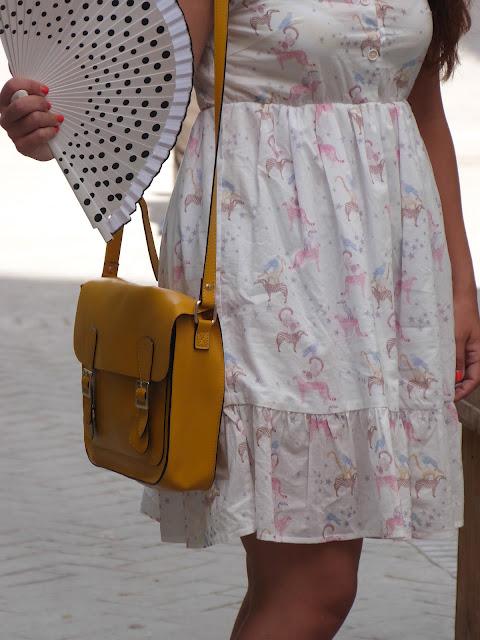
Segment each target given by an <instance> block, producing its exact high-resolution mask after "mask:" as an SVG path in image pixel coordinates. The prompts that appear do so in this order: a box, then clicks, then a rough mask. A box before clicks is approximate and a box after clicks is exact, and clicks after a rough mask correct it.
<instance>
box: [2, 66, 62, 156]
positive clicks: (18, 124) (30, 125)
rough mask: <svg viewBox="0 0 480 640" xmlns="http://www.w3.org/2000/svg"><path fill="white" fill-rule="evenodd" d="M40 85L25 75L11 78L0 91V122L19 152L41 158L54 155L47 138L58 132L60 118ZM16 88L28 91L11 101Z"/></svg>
mask: <svg viewBox="0 0 480 640" xmlns="http://www.w3.org/2000/svg"><path fill="white" fill-rule="evenodd" d="M41 86H42V85H41V83H40V82H36V81H35V80H30V79H28V78H21V77H15V78H10V80H9V81H8V82H7V83H6V84H5V85H4V86H3V88H2V91H1V92H0V126H1V127H3V128H4V129H5V131H6V132H7V134H8V136H9V138H10V139H11V140H12V141H13V143H14V144H15V147H16V148H17V151H19V153H21V154H22V155H24V156H28V157H30V158H33V159H34V160H40V161H43V162H44V161H47V160H52V159H53V157H54V156H53V154H52V152H51V150H50V148H49V146H48V145H47V144H46V142H47V141H48V140H50V139H51V138H53V137H54V136H55V135H56V134H57V133H58V128H57V129H56V128H55V127H58V125H59V124H60V122H59V121H58V120H57V117H56V115H55V114H54V113H52V112H51V111H50V106H51V105H50V103H49V102H48V100H47V99H46V97H45V94H44V93H42V91H41V90H40V87H41ZM19 89H25V90H26V91H27V92H28V94H29V95H28V96H24V97H22V98H18V99H17V100H15V101H14V102H13V103H12V104H10V100H11V97H12V96H13V94H14V93H15V92H16V91H18V90H19Z"/></svg>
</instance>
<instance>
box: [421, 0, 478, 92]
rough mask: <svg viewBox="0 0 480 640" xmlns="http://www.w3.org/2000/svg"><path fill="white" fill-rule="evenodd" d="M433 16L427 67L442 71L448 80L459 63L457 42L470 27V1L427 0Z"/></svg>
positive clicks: (443, 76)
mask: <svg viewBox="0 0 480 640" xmlns="http://www.w3.org/2000/svg"><path fill="white" fill-rule="evenodd" d="M428 2H429V4H430V9H431V10H432V15H433V36H432V41H431V43H430V47H429V49H428V52H427V56H426V63H427V65H429V66H431V67H433V68H436V69H438V71H439V72H440V71H442V80H444V81H445V80H448V78H450V77H451V76H452V74H453V71H454V69H455V66H456V65H457V63H458V62H459V58H458V42H459V40H460V38H461V37H462V36H463V35H464V34H465V33H467V31H469V29H470V27H471V25H472V19H471V15H470V5H471V0H428Z"/></svg>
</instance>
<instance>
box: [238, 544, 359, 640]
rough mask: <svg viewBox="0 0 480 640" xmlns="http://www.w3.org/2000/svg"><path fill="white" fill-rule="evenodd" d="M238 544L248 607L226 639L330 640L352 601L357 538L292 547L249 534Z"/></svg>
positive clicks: (357, 545) (357, 562)
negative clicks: (244, 558)
mask: <svg viewBox="0 0 480 640" xmlns="http://www.w3.org/2000/svg"><path fill="white" fill-rule="evenodd" d="M242 543H243V545H244V547H245V550H246V552H247V558H248V562H249V563H250V576H249V600H248V603H249V607H248V606H247V605H245V608H244V611H243V613H245V611H246V617H243V615H242V617H241V619H240V620H239V621H238V624H237V625H236V630H235V633H236V634H237V635H234V636H232V639H231V640H291V639H292V638H295V640H332V638H334V636H335V634H336V633H337V632H338V630H339V629H340V627H341V626H342V624H343V622H344V621H345V618H346V617H347V615H348V613H349V611H350V609H351V607H352V605H353V602H354V600H355V597H356V591H357V572H358V565H359V560H360V554H361V550H362V545H363V538H357V539H355V540H348V541H332V542H324V543H318V544H292V543H281V542H265V541H261V540H257V539H256V536H255V534H252V535H251V536H245V537H244V538H242ZM237 630H238V633H237Z"/></svg>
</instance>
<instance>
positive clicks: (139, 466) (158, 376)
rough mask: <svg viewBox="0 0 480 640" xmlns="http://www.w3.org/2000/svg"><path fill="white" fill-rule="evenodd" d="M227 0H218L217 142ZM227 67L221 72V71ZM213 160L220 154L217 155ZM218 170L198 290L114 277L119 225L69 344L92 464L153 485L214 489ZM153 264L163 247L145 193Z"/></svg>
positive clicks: (220, 387)
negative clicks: (78, 367) (196, 293)
mask: <svg viewBox="0 0 480 640" xmlns="http://www.w3.org/2000/svg"><path fill="white" fill-rule="evenodd" d="M227 23H228V0H215V19H214V31H215V97H216V109H215V140H216V143H217V150H218V133H219V126H220V112H221V98H222V97H223V82H224V74H225V56H226V40H227ZM220 70H221V71H220ZM215 162H216V161H215ZM216 203H217V200H216V171H214V179H213V188H212V201H211V207H210V222H209V229H208V236H207V246H206V253H205V264H204V273H203V279H202V284H201V292H200V297H199V299H198V300H197V299H196V298H193V297H191V296H188V295H186V294H184V293H182V292H179V291H174V290H171V289H165V288H162V287H158V286H144V285H138V284H135V283H132V282H127V281H126V280H123V279H122V278H118V277H117V273H118V265H119V259H120V251H121V244H122V237H123V227H122V228H121V229H120V230H119V231H117V232H116V233H115V234H114V236H113V238H112V240H111V241H110V242H109V243H108V244H107V249H106V253H105V262H104V267H103V273H102V278H99V279H96V280H90V281H89V282H85V283H84V284H82V285H81V288H80V295H79V298H78V304H77V313H76V317H75V327H74V335H73V347H74V351H75V355H76V357H77V358H78V360H79V361H80V362H81V363H82V393H83V424H84V442H85V449H86V452H87V455H88V458H89V459H90V461H91V462H92V464H94V465H96V466H99V467H103V468H105V469H110V470H112V471H114V472H116V473H120V474H122V475H125V476H127V477H129V478H133V479H135V480H137V481H139V482H142V483H143V484H147V485H161V486H162V487H166V488H169V489H173V490H177V491H187V490H199V489H203V490H206V489H208V488H209V487H210V486H211V484H212V482H213V479H214V475H215V466H216V456H217V443H218V433H219V429H220V420H221V414H222V407H223V394H224V375H225V367H224V355H223V344H222V336H221V328H220V323H219V319H218V318H217V317H216V314H215V313H214V309H215V275H216V255H215V251H216ZM140 207H141V209H142V219H143V224H144V229H145V236H146V239H147V245H148V250H149V255H150V262H151V265H152V269H153V271H154V273H155V276H156V277H157V274H158V256H157V254H156V251H155V245H154V242H153V236H152V233H151V227H150V223H149V219H148V208H147V205H146V202H145V200H144V199H143V198H140Z"/></svg>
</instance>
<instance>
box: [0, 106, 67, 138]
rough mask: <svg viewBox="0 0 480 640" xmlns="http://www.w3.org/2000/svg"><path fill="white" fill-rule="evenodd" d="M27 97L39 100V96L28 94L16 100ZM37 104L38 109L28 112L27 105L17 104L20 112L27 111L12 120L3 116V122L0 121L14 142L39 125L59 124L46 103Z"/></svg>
mask: <svg viewBox="0 0 480 640" xmlns="http://www.w3.org/2000/svg"><path fill="white" fill-rule="evenodd" d="M27 99H32V100H41V98H36V97H32V96H29V97H28V98H20V99H19V100H17V101H16V102H20V100H25V101H26V100H27ZM37 106H38V109H34V110H33V111H30V112H29V111H28V110H29V107H28V105H27V106H26V107H25V106H24V105H19V107H18V108H19V110H20V113H23V111H24V110H25V109H26V110H27V112H26V114H24V115H23V116H21V117H20V118H15V119H14V120H13V122H9V118H8V117H7V116H5V124H3V123H2V126H4V128H5V130H6V131H7V133H8V135H9V137H10V138H11V139H12V140H13V141H14V142H16V141H17V140H18V138H22V137H24V136H26V135H28V134H29V133H32V132H34V131H35V130H36V129H39V128H40V127H55V126H57V125H58V124H59V122H58V120H57V115H56V114H55V113H52V111H50V110H49V107H48V105H43V104H38V105H37ZM7 115H8V114H7Z"/></svg>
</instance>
